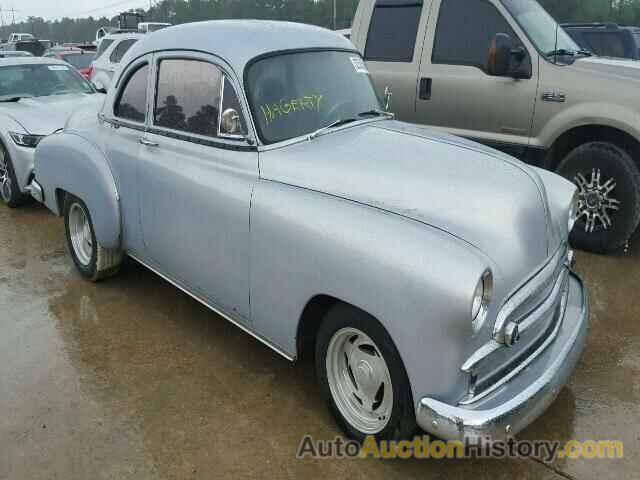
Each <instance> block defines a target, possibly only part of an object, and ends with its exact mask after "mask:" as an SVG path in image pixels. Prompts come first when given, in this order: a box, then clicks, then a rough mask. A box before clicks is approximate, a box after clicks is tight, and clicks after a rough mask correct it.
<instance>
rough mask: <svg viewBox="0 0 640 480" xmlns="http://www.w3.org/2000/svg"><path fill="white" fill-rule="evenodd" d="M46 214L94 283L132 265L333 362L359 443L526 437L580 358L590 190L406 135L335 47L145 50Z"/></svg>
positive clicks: (196, 29) (231, 30)
mask: <svg viewBox="0 0 640 480" xmlns="http://www.w3.org/2000/svg"><path fill="white" fill-rule="evenodd" d="M32 194H33V195H34V196H35V197H36V198H38V199H39V200H41V201H43V202H44V203H45V204H46V205H47V207H48V208H49V209H51V210H52V211H53V212H55V213H56V214H59V215H62V216H64V219H65V226H66V233H67V240H68V245H69V249H70V251H71V255H72V258H73V260H74V262H75V264H76V266H77V268H78V270H79V271H80V273H81V274H82V275H83V276H85V277H87V278H88V279H90V280H98V279H100V278H104V277H105V276H108V275H111V274H114V273H115V272H116V271H117V270H118V266H119V265H120V262H121V260H122V258H123V256H124V255H128V256H130V257H132V258H134V259H136V260H138V261H139V262H140V263H142V264H144V265H146V266H147V267H149V268H150V269H152V270H153V271H155V272H157V273H158V274H159V275H160V276H162V277H163V278H165V279H167V280H168V281H170V282H172V283H173V284H175V285H176V286H177V287H178V288H181V289H182V290H184V291H185V292H187V293H188V294H190V295H191V296H193V297H194V298H195V299H197V300H199V301H200V302H202V303H203V304H205V305H206V306H208V307H210V308H211V309H212V310H214V311H216V312H218V313H219V314H220V315H221V316H223V317H225V318H226V319H228V320H229V321H231V322H233V323H234V324H236V325H237V326H239V327H240V328H242V329H243V330H245V331H246V332H248V333H249V334H251V335H253V336H254V337H255V338H257V339H258V340H260V341H261V342H263V343H265V344H266V345H268V346H270V347H271V348H273V349H274V350H275V351H277V352H279V353H280V354H282V355H283V356H284V357H286V358H288V359H290V360H294V359H297V358H299V357H301V356H303V355H310V356H315V363H316V368H317V376H318V378H319V382H320V389H321V392H322V395H323V396H324V397H325V398H326V400H327V402H328V404H329V407H330V409H331V411H332V412H333V414H334V415H335V417H336V418H337V421H338V423H339V424H340V426H341V427H342V428H343V429H344V431H345V432H346V433H347V434H348V435H349V436H351V437H353V438H356V439H358V440H362V439H364V438H365V436H367V435H374V436H375V437H376V438H377V439H398V438H404V437H408V436H410V435H411V434H412V432H414V431H415V430H416V427H417V426H420V427H422V429H424V430H426V431H427V432H431V433H432V434H434V435H436V436H439V437H442V438H446V439H477V437H479V436H491V437H493V438H494V439H499V438H503V437H505V436H507V435H511V434H515V433H517V432H518V431H520V430H521V429H522V428H524V427H525V426H526V425H528V424H529V423H530V422H532V421H533V420H534V419H535V418H536V417H537V416H539V415H540V414H541V413H542V412H543V411H544V410H545V408H546V407H547V406H548V405H549V404H550V403H551V402H552V401H553V399H554V398H555V396H556V395H557V394H558V392H559V390H560V389H561V388H562V387H563V385H564V384H565V382H566V381H567V379H568V377H569V376H570V375H571V373H572V372H573V370H574V368H575V366H576V363H577V361H578V358H579V357H580V354H581V352H582V350H583V346H584V342H585V337H586V332H587V323H588V303H587V295H586V291H585V288H584V286H583V284H582V282H581V281H580V279H579V278H578V276H577V275H576V274H575V273H573V271H572V266H573V265H572V264H573V253H572V251H571V250H570V249H569V247H568V245H567V237H568V234H569V231H570V230H571V228H572V226H573V223H574V221H575V215H576V213H575V212H576V195H575V187H573V185H572V184H571V183H569V182H567V181H566V180H564V179H562V178H561V177H559V176H556V175H555V174H552V173H549V172H545V171H542V170H537V169H534V168H530V167H527V166H525V165H524V164H522V163H520V162H519V161H517V160H515V159H513V158H511V157H508V156H505V155H503V154H500V153H498V152H496V151H494V150H491V149H488V148H484V147H482V146H480V145H477V144H475V143H471V142H468V141H464V140H461V139H459V138H455V137H452V136H447V135H441V134H438V133H435V132H432V131H430V130H429V129H427V128H423V127H419V126H414V125H409V124H405V123H401V122H397V121H395V120H393V118H391V115H389V114H387V113H386V112H385V111H383V108H382V105H381V101H380V99H378V98H377V97H376V95H375V93H374V90H373V88H372V86H371V81H370V79H369V75H368V72H367V69H366V67H365V65H364V63H363V61H362V58H361V57H360V55H359V54H358V53H357V52H356V51H355V50H354V47H353V45H352V44H351V43H350V42H349V41H348V40H347V39H345V38H343V37H341V36H339V35H337V34H335V33H333V32H330V31H327V30H324V29H321V28H316V27H312V26H305V25H298V24H292V23H280V22H261V21H216V22H204V23H194V24H187V25H182V26H177V27H171V28H167V29H165V30H161V31H159V32H156V33H154V34H153V35H150V36H149V37H147V38H144V39H142V40H140V41H139V42H138V43H136V44H135V45H134V46H133V47H132V48H131V50H130V51H129V52H128V53H127V55H126V56H125V58H124V59H123V61H122V69H121V71H120V73H119V74H118V75H117V77H116V78H115V83H114V84H113V88H112V89H110V91H109V94H108V95H107V98H106V101H105V103H104V106H103V107H102V109H101V110H100V111H99V112H98V111H88V110H83V111H82V112H78V113H76V114H75V115H74V116H73V117H72V118H71V119H70V120H69V121H68V123H67V126H66V127H65V130H64V131H63V132H61V133H58V134H56V135H51V136H49V137H47V138H45V139H44V140H43V141H42V142H41V143H40V145H39V146H38V148H37V150H36V180H35V183H34V186H33V188H32ZM212 368H215V365H212Z"/></svg>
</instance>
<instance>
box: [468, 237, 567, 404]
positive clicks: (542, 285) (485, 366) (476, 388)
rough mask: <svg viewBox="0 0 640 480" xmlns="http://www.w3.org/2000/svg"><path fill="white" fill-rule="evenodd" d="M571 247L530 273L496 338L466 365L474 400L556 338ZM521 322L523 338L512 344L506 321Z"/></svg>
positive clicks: (501, 318) (499, 322)
mask: <svg viewBox="0 0 640 480" xmlns="http://www.w3.org/2000/svg"><path fill="white" fill-rule="evenodd" d="M568 257H569V256H568V248H567V246H566V245H563V246H562V247H561V248H559V249H558V251H557V252H556V253H555V254H554V255H553V257H552V258H551V259H550V260H549V262H547V263H546V264H545V265H544V266H543V267H542V268H541V269H540V270H538V272H537V273H536V274H534V275H533V276H532V277H530V278H529V279H528V280H527V281H526V282H525V283H524V284H523V285H522V286H521V287H520V288H519V289H518V290H517V291H516V292H515V293H514V294H513V295H512V296H511V297H510V298H509V300H508V301H507V302H505V304H504V306H503V308H502V309H501V310H500V312H499V314H498V317H497V320H496V325H495V327H494V338H493V339H492V340H491V341H489V342H488V343H486V344H485V345H483V346H482V347H481V348H480V349H479V350H478V351H476V352H475V353H474V354H473V355H472V356H471V357H470V358H469V360H468V361H467V362H465V364H464V365H463V367H462V370H463V371H464V372H466V373H468V374H470V379H471V381H470V387H469V392H468V395H467V396H466V397H465V399H464V400H463V401H462V402H461V404H471V403H473V402H476V401H478V400H480V399H481V398H483V397H485V396H487V395H489V394H490V393H491V392H493V391H495V390H496V389H497V388H499V387H500V386H501V385H503V384H504V383H505V382H506V381H507V380H508V379H510V378H512V377H513V376H514V375H516V374H517V373H518V372H520V371H521V370H522V369H523V368H525V367H526V366H527V365H528V364H529V363H530V362H531V361H533V359H534V358H535V357H537V356H538V355H539V354H540V353H541V352H542V351H543V350H544V349H545V348H546V347H547V345H548V344H549V343H550V342H551V341H553V338H555V336H556V334H557V332H558V329H559V326H560V324H561V321H562V317H563V315H564V308H565V301H566V294H567V292H568V284H569V268H568V267H567V263H568V261H567V258H568ZM511 322H515V323H517V324H518V326H519V328H520V332H521V341H520V342H519V343H518V344H517V345H516V346H514V347H512V348H509V347H507V346H506V345H505V344H504V343H502V339H503V332H504V328H505V326H506V325H508V324H509V323H511Z"/></svg>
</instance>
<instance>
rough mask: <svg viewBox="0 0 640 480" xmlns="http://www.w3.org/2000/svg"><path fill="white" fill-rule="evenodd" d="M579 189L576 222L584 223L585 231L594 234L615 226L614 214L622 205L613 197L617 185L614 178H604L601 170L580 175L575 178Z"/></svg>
mask: <svg viewBox="0 0 640 480" xmlns="http://www.w3.org/2000/svg"><path fill="white" fill-rule="evenodd" d="M574 183H575V184H576V185H577V187H578V215H577V218H576V221H583V222H584V230H585V232H587V233H593V232H594V231H597V230H608V229H609V228H611V227H612V226H613V219H612V217H613V213H614V212H617V211H618V210H620V207H621V206H622V204H621V203H620V201H619V200H618V199H616V198H615V196H614V195H613V193H614V190H615V189H616V186H617V183H616V181H615V179H614V178H604V177H603V175H602V172H600V169H599V168H594V169H592V170H591V173H587V174H585V173H578V174H577V175H576V176H575V177H574Z"/></svg>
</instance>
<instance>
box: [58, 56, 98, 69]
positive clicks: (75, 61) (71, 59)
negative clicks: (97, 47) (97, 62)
mask: <svg viewBox="0 0 640 480" xmlns="http://www.w3.org/2000/svg"><path fill="white" fill-rule="evenodd" d="M93 57H95V54H94V53H68V54H66V55H63V56H62V59H63V60H64V61H65V62H67V63H70V64H71V65H73V66H74V67H76V68H87V67H88V66H89V65H91V62H92V61H93Z"/></svg>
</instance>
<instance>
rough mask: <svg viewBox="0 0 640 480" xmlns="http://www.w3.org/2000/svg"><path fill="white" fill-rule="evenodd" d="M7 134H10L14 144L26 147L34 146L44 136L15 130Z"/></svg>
mask: <svg viewBox="0 0 640 480" xmlns="http://www.w3.org/2000/svg"><path fill="white" fill-rule="evenodd" d="M9 135H11V138H12V139H13V141H14V142H15V143H16V145H20V146H21V147H27V148H36V147H37V146H38V143H40V140H42V139H43V138H44V135H29V134H26V133H16V132H9Z"/></svg>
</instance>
